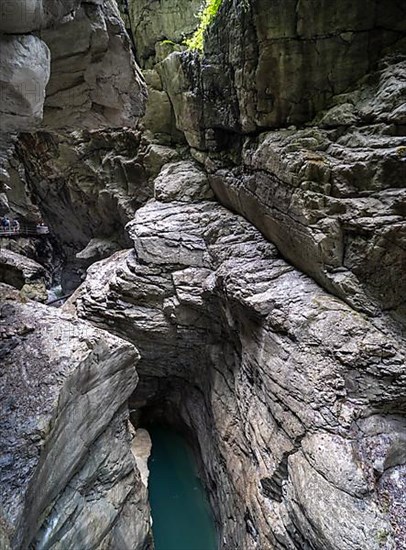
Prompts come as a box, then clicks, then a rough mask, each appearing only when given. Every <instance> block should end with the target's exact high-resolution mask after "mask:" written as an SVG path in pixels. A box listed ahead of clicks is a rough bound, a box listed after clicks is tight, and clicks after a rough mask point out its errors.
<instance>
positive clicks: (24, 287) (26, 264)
mask: <svg viewBox="0 0 406 550" xmlns="http://www.w3.org/2000/svg"><path fill="white" fill-rule="evenodd" d="M49 280H50V277H49V274H48V273H47V272H46V270H45V268H44V267H43V266H42V265H40V264H38V263H37V262H35V261H34V260H31V259H29V258H27V257H26V256H22V255H21V254H17V253H16V252H12V251H11V250H6V249H1V250H0V282H2V283H6V284H8V285H11V286H13V287H14V288H17V289H19V290H21V293H22V294H21V295H22V296H24V297H26V298H30V299H34V300H37V301H40V302H45V301H46V299H47V292H46V287H45V282H49Z"/></svg>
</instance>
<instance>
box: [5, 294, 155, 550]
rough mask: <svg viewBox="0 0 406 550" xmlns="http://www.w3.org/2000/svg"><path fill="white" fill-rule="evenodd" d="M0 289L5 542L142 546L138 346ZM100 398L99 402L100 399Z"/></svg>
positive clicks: (145, 530) (145, 516)
mask: <svg viewBox="0 0 406 550" xmlns="http://www.w3.org/2000/svg"><path fill="white" fill-rule="evenodd" d="M9 288H10V287H6V286H4V285H3V286H2V288H1V292H2V303H1V306H0V313H1V319H0V326H1V328H0V330H1V358H2V386H1V392H2V404H3V405H2V406H3V414H4V417H3V419H2V422H1V427H0V442H1V448H2V461H1V477H2V492H1V497H0V500H1V511H2V512H1V513H2V522H3V525H4V524H5V526H6V532H7V534H8V537H9V539H10V541H11V547H12V548H16V549H17V548H28V547H31V545H32V546H33V547H35V548H43V549H45V548H64V549H65V548H79V547H86V548H134V549H140V550H141V549H143V548H147V547H148V545H149V542H148V541H149V539H150V523H149V508H148V504H147V496H146V489H145V486H144V485H143V484H142V483H141V480H140V477H139V472H138V470H137V468H136V466H135V462H134V459H133V457H132V454H131V449H130V440H129V437H128V432H127V426H126V424H127V419H128V411H127V408H126V400H127V398H128V396H129V395H130V394H131V392H132V391H133V390H134V388H135V386H136V384H137V373H136V370H135V365H136V363H137V360H138V353H137V351H136V350H135V348H134V347H133V346H132V345H130V344H128V343H125V342H123V341H122V340H119V339H117V338H115V337H113V336H110V335H109V334H107V333H105V332H103V331H99V330H97V329H95V328H94V327H92V326H91V325H89V324H88V323H85V322H79V321H78V320H77V319H76V320H75V319H74V318H72V316H69V315H67V314H66V313H61V312H60V310H55V309H53V308H49V307H46V306H40V305H39V304H35V305H34V304H33V303H30V304H27V305H23V304H21V303H18V297H17V296H16V295H15V291H11V290H9ZM101 403H102V404H103V407H102V409H101V407H100V405H101Z"/></svg>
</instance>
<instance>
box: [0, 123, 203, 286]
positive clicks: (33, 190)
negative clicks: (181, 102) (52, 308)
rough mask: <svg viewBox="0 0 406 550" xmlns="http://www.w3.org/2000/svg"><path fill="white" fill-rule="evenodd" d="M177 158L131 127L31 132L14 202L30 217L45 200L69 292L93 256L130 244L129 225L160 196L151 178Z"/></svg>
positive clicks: (20, 152) (18, 166)
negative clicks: (59, 133) (63, 132)
mask: <svg viewBox="0 0 406 550" xmlns="http://www.w3.org/2000/svg"><path fill="white" fill-rule="evenodd" d="M178 158H179V156H178V153H177V152H176V151H175V150H173V149H169V148H166V147H162V146H158V145H150V144H149V143H147V142H144V141H143V140H142V139H141V135H140V133H139V132H136V131H131V130H129V129H128V130H120V131H119V130H117V131H111V130H110V131H95V132H75V133H73V134H71V135H69V136H55V135H52V134H45V133H37V134H35V135H24V136H22V137H21V138H20V140H19V142H18V146H17V155H16V158H15V159H14V160H13V163H12V166H13V168H12V170H10V175H11V178H12V180H13V181H16V182H17V183H18V185H17V184H16V185H14V192H13V193H11V192H10V193H9V203H10V205H11V207H13V208H15V210H16V211H18V212H19V213H21V214H22V215H23V216H25V217H26V216H29V213H30V212H32V211H33V207H32V200H35V201H36V202H37V204H38V205H39V206H40V209H41V213H42V215H43V217H44V220H46V222H47V224H48V225H49V227H50V228H51V231H52V234H53V235H54V237H55V238H56V240H57V242H58V244H59V248H60V249H61V250H62V251H63V254H64V262H65V267H64V270H63V281H62V282H63V286H64V289H65V290H66V291H67V292H69V291H70V290H71V289H74V288H76V287H77V286H78V284H79V283H80V281H81V279H80V277H81V275H82V274H83V272H84V270H85V269H86V268H87V267H88V265H90V263H91V261H92V260H93V261H94V260H100V259H101V258H103V257H106V256H108V255H109V254H111V253H112V252H114V250H117V249H118V248H120V247H121V248H122V247H123V246H124V247H125V246H129V244H130V241H129V239H128V237H127V235H126V233H125V231H124V226H125V224H126V223H127V222H128V221H129V220H131V219H132V218H133V216H134V213H135V211H136V210H137V208H139V207H140V206H141V205H143V204H145V203H146V202H147V201H148V200H149V199H150V198H151V197H152V196H153V185H152V180H151V179H152V178H154V177H156V176H157V174H158V172H159V171H160V169H161V167H162V166H163V165H164V164H166V163H167V162H169V161H171V160H177V159H178ZM207 181H208V180H207V177H206V185H208V183H207ZM17 189H20V191H21V192H16V190H17ZM27 191H28V192H27ZM31 199H32V200H31ZM97 242H99V244H100V246H96V245H97ZM101 243H103V244H101ZM93 245H95V246H93ZM88 246H90V249H89V248H87V247H88ZM86 248H87V249H86ZM96 248H97V250H96ZM91 249H93V252H92V250H91ZM76 254H79V256H78V257H76Z"/></svg>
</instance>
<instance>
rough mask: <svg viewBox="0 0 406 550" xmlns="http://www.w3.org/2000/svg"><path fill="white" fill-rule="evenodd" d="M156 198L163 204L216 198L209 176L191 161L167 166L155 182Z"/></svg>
mask: <svg viewBox="0 0 406 550" xmlns="http://www.w3.org/2000/svg"><path fill="white" fill-rule="evenodd" d="M154 196H155V198H156V199H157V200H159V201H161V202H170V201H182V202H193V201H201V200H205V199H211V198H213V197H214V194H213V191H212V190H211V188H210V185H209V179H208V177H207V174H206V173H205V172H204V171H203V170H202V169H201V168H199V167H198V166H197V165H196V163H194V162H191V161H182V162H175V163H171V164H167V165H165V166H164V167H163V168H162V170H161V171H160V173H159V175H158V177H157V178H156V179H155V180H154Z"/></svg>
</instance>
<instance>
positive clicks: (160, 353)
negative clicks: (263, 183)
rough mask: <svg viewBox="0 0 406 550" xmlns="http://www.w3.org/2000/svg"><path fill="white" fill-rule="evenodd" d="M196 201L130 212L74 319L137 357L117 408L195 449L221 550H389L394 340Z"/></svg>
mask: <svg viewBox="0 0 406 550" xmlns="http://www.w3.org/2000/svg"><path fill="white" fill-rule="evenodd" d="M169 187H170V186H169ZM200 192H201V185H197V186H196V188H195V194H194V195H192V196H190V194H189V196H188V198H185V199H184V200H185V201H187V202H169V203H165V202H157V201H152V202H150V203H148V204H147V205H146V206H145V207H143V208H141V209H140V210H138V211H137V214H136V216H135V219H134V221H133V222H131V223H130V224H129V225H128V230H129V233H130V235H131V237H132V238H133V240H134V250H130V251H122V252H118V253H116V254H115V255H113V256H112V257H111V258H110V259H108V260H104V261H103V262H100V263H98V264H95V265H94V266H93V267H91V268H90V269H89V271H88V277H87V280H86V282H85V284H84V285H83V286H82V287H81V288H80V289H79V290H78V291H77V294H76V296H75V298H74V302H75V304H76V308H77V311H78V312H79V315H80V316H82V317H85V318H87V319H88V320H91V321H92V322H94V323H96V324H97V325H99V326H100V327H103V328H106V329H108V330H110V331H112V332H114V333H115V334H117V335H119V336H121V337H123V338H125V339H127V340H129V341H131V342H134V343H136V345H137V347H138V349H139V350H140V353H141V360H140V362H139V364H138V367H137V369H138V372H139V374H140V385H139V386H138V388H137V390H136V392H135V393H134V395H133V396H132V398H131V401H132V403H133V404H134V405H135V406H138V407H142V406H147V407H150V409H151V410H153V409H154V407H155V409H161V411H163V412H165V411H166V417H167V418H170V417H171V416H172V418H175V417H176V415H177V416H178V418H179V419H181V421H182V423H183V424H186V425H187V426H188V427H189V429H190V430H191V431H192V433H194V434H196V437H197V439H198V445H199V452H200V454H201V457H202V460H203V464H204V471H205V476H206V479H205V481H206V485H207V487H208V490H209V492H210V495H211V499H212V504H213V509H214V511H215V514H216V517H217V520H218V523H219V525H220V526H221V536H220V541H221V545H222V547H223V548H225V549H226V548H227V549H230V548H244V549H250V548H253V549H254V548H261V549H271V548H278V549H285V548H292V549H293V548H297V549H299V548H300V549H304V548H309V549H310V548H312V549H323V550H326V549H337V550H338V549H340V550H342V549H343V548H348V549H350V548H354V547H357V548H365V549H371V548H376V549H378V548H383V547H384V548H388V549H389V548H395V547H396V544H397V543H398V544H400V543H401V542H399V541H401V540H402V539H401V537H402V536H404V527H405V526H404V525H403V523H402V522H403V518H404V513H403V512H401V513H400V514H399V513H398V512H399V509H398V506H399V494H401V491H402V483H403V482H402V481H401V480H402V473H403V472H404V469H405V458H406V457H405V456H404V452H403V450H402V449H403V443H402V441H403V440H404V437H405V424H404V418H403V417H402V416H401V413H402V411H404V407H405V401H404V390H405V379H404V367H405V355H404V349H405V348H404V342H403V340H402V339H401V338H400V337H399V335H398V334H397V333H396V330H395V329H393V327H392V325H391V323H390V322H389V321H388V322H387V323H386V324H385V323H381V325H380V327H377V326H374V324H372V323H371V322H370V321H368V319H367V318H366V317H365V316H363V315H361V314H359V313H356V312H355V311H354V310H352V309H351V308H350V307H349V306H347V305H346V304H345V303H344V302H342V301H340V300H337V299H336V298H334V297H332V296H331V295H329V294H327V293H326V292H325V291H323V290H322V289H321V288H320V287H318V286H317V285H316V284H315V283H314V282H312V281H311V279H309V278H308V277H307V276H306V275H303V274H301V273H299V272H298V271H296V270H295V269H294V268H292V267H291V266H290V265H288V264H287V263H286V262H285V261H284V260H283V259H282V258H281V257H280V255H279V254H278V252H277V250H276V248H275V247H274V246H273V245H272V244H270V243H269V242H267V241H266V240H265V239H264V238H263V237H262V235H261V234H260V233H259V232H258V231H257V230H256V229H255V228H254V227H253V226H252V225H251V224H249V223H248V222H247V221H245V220H244V219H243V218H241V217H239V216H237V215H235V214H233V213H231V212H229V211H228V210H226V209H225V208H224V207H222V206H220V205H218V204H216V203H213V202H207V201H203V202H190V200H192V201H193V200H195V199H196V198H197V197H198V194H199V193H200ZM164 200H165V199H164ZM178 201H179V197H178ZM395 457H396V458H395ZM378 464H379V465H378ZM401 502H403V501H402V499H401ZM400 506H403V504H400Z"/></svg>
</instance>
